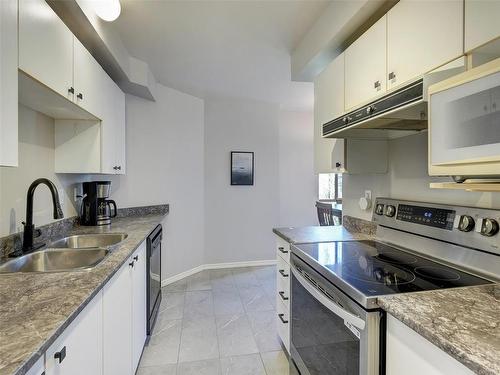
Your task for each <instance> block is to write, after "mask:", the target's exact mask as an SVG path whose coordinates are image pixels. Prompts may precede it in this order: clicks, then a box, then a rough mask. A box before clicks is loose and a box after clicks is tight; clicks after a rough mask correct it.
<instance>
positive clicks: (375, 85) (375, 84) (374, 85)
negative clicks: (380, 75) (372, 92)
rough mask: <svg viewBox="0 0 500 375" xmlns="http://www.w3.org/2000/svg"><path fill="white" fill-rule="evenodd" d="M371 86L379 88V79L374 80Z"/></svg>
mask: <svg viewBox="0 0 500 375" xmlns="http://www.w3.org/2000/svg"><path fill="white" fill-rule="evenodd" d="M373 88H375V89H379V88H380V81H375V82H374V83H373Z"/></svg>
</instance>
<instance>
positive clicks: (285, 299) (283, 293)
mask: <svg viewBox="0 0 500 375" xmlns="http://www.w3.org/2000/svg"><path fill="white" fill-rule="evenodd" d="M278 294H279V295H280V297H281V299H282V300H283V301H288V300H289V298H288V297H285V292H278Z"/></svg>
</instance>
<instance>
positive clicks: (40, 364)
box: [26, 356, 45, 375]
mask: <svg viewBox="0 0 500 375" xmlns="http://www.w3.org/2000/svg"><path fill="white" fill-rule="evenodd" d="M44 374H45V356H42V357H41V358H40V359H39V360H38V361H36V363H35V364H34V365H33V366H31V368H30V369H29V370H28V371H27V372H26V375H44Z"/></svg>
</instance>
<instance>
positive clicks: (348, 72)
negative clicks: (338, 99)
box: [345, 16, 410, 110]
mask: <svg viewBox="0 0 500 375" xmlns="http://www.w3.org/2000/svg"><path fill="white" fill-rule="evenodd" d="M386 17H387V16H384V17H382V18H381V19H380V20H378V21H377V22H376V23H375V24H374V25H373V26H372V27H370V28H369V29H368V31H366V32H365V33H364V34H363V35H361V37H359V38H358V39H357V40H356V41H355V42H354V43H353V44H351V45H350V46H349V48H347V49H346V51H345V109H346V110H349V109H352V108H354V107H356V106H358V105H360V104H363V103H366V102H369V101H371V100H373V99H374V98H376V97H377V96H380V95H382V94H384V93H385V91H386V82H387V81H386V46H387V43H386V37H387V32H386V31H387V26H386ZM405 48H406V49H408V48H410V46H406V47H405Z"/></svg>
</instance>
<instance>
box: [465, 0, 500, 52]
mask: <svg viewBox="0 0 500 375" xmlns="http://www.w3.org/2000/svg"><path fill="white" fill-rule="evenodd" d="M499 18H500V1H498V0H465V51H466V52H469V51H471V50H473V49H475V48H477V47H480V46H482V45H483V44H486V43H488V42H490V41H492V40H494V39H497V38H499V37H500V21H499Z"/></svg>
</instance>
